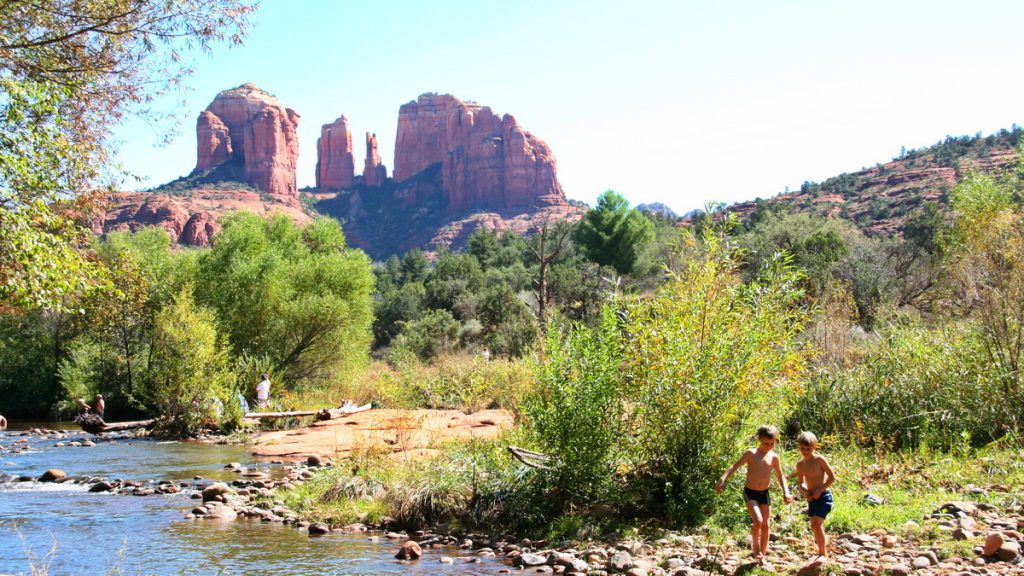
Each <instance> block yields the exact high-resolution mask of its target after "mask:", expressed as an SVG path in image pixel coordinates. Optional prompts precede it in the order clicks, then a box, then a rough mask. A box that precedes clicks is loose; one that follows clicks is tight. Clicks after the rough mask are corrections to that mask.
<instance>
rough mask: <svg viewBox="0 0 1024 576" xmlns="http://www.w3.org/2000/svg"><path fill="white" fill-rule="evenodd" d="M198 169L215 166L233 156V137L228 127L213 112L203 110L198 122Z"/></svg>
mask: <svg viewBox="0 0 1024 576" xmlns="http://www.w3.org/2000/svg"><path fill="white" fill-rule="evenodd" d="M196 140H198V145H197V147H196V151H197V156H198V160H197V161H196V170H205V169H207V168H213V167H214V166H216V165H218V164H222V163H224V162H227V160H228V159H229V158H231V154H232V148H231V137H230V136H229V135H228V127H227V126H225V125H224V123H223V122H221V120H220V118H218V117H217V116H216V115H214V114H213V113H212V112H207V111H205V110H204V111H203V112H202V113H200V114H199V120H198V121H197V122H196Z"/></svg>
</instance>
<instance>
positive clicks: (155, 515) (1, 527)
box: [0, 423, 508, 576]
mask: <svg viewBox="0 0 1024 576" xmlns="http://www.w3.org/2000/svg"><path fill="white" fill-rule="evenodd" d="M30 426H40V427H46V428H51V429H67V428H73V427H74V425H69V424H68V423H32V424H31V425H29V424H27V423H12V425H11V428H10V429H9V430H8V431H7V432H0V447H2V448H0V473H5V474H8V475H13V476H19V475H23V474H24V475H31V476H33V477H38V476H39V475H40V474H42V473H43V472H45V471H46V470H47V469H49V468H61V469H63V470H64V471H66V472H67V474H68V475H69V476H106V477H109V478H124V479H134V480H172V481H175V482H179V481H192V479H193V477H194V476H202V477H203V478H206V479H218V480H227V481H230V480H234V479H235V478H237V477H238V476H237V475H236V474H233V473H231V472H228V471H226V470H224V469H223V467H224V465H225V464H226V463H228V462H241V463H243V464H245V465H249V466H250V467H252V466H254V465H256V466H269V465H268V464H256V463H254V462H253V461H252V459H251V458H250V457H249V455H248V452H247V451H246V450H245V448H244V447H240V446H210V445H202V444H191V443H180V442H160V441H154V440H139V439H119V440H104V439H98V440H97V443H96V446H94V447H60V448H58V447H54V444H55V443H56V442H57V440H55V439H52V438H50V439H40V438H39V437H29V443H28V446H29V448H28V449H27V450H24V451H18V452H13V451H12V450H11V448H12V447H14V446H20V445H18V444H15V442H16V441H17V440H19V439H21V438H23V436H20V435H18V434H19V432H18V431H19V430H24V429H26V428H27V427H30ZM86 437H90V436H89V435H88V434H85V433H82V432H72V433H71V434H70V435H69V437H68V438H67V439H64V440H62V441H64V442H68V441H70V440H76V439H83V438H86ZM87 489H88V487H87V486H83V485H78V484H71V483H65V484H49V483H39V482H0V574H31V573H32V568H33V567H36V569H37V570H38V569H40V568H46V571H45V572H37V573H40V574H49V575H51V576H54V575H58V574H88V575H99V574H125V575H136V574H144V575H149V574H159V575H163V574H196V575H199V574H202V575H207V574H225V575H228V574H277V575H285V574H497V573H499V570H501V569H503V568H508V566H507V565H504V564H502V563H501V562H499V561H497V560H494V559H484V560H483V562H481V563H478V564H470V563H468V562H467V561H466V557H465V556H464V555H463V554H461V553H460V551H459V550H457V549H444V550H424V556H423V558H422V559H421V560H419V561H417V562H413V563H401V562H399V561H398V560H395V559H394V557H393V555H394V553H395V551H396V550H397V545H396V544H395V543H393V542H390V541H387V540H386V539H383V538H381V539H379V540H378V541H371V540H370V539H369V536H368V535H367V534H356V535H353V534H342V533H331V534H329V535H326V536H323V537H318V538H310V537H309V536H307V535H306V532H305V531H304V530H298V529H295V528H291V527H288V526H283V525H280V524H269V523H261V522H259V521H256V520H246V519H239V520H237V521H234V522H227V523H220V522H213V521H193V520H188V519H186V518H185V516H186V513H187V512H188V510H190V509H191V508H192V507H193V506H194V505H195V502H196V501H194V500H191V499H189V497H188V496H186V495H183V494H173V495H155V496H126V495H116V494H109V493H89V492H88V491H87ZM442 556H449V557H453V558H455V562H454V563H453V564H444V563H441V562H440V558H441V557H442Z"/></svg>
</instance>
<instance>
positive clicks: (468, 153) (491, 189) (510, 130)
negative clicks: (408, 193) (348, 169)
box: [394, 94, 566, 211]
mask: <svg viewBox="0 0 1024 576" xmlns="http://www.w3.org/2000/svg"><path fill="white" fill-rule="evenodd" d="M435 164H441V167H442V171H441V182H442V184H441V186H442V194H443V197H444V200H445V202H446V205H447V207H448V210H450V211H458V210H463V209H466V208H470V207H486V208H518V207H538V208H540V207H546V206H559V205H564V204H566V201H565V194H564V193H563V192H562V187H561V185H560V184H559V183H558V178H557V176H556V172H557V168H556V162H555V157H554V154H553V153H552V152H551V149H550V148H549V147H548V145H547V144H545V143H544V142H543V141H542V140H540V139H539V138H537V137H536V136H534V135H532V134H530V133H529V132H527V131H525V130H523V129H522V128H521V127H520V126H519V125H518V124H517V123H516V120H515V118H513V117H512V116H510V115H507V114H506V115H505V116H504V117H503V118H502V117H499V116H498V115H497V114H495V113H494V112H492V111H491V109H490V108H488V107H485V106H479V105H477V104H470V103H465V102H462V101H461V100H459V99H458V98H455V97H454V96H451V95H448V94H445V95H435V94H424V95H422V96H420V97H419V98H418V99H417V100H416V101H414V102H409V103H408V104H404V105H403V106H402V107H401V108H400V109H399V113H398V135H397V139H396V144H395V171H394V179H395V181H396V182H401V181H403V180H407V179H409V178H412V177H413V176H416V175H417V174H420V173H421V172H423V171H424V170H426V169H428V168H429V167H431V166H433V165H435Z"/></svg>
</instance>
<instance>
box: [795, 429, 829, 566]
mask: <svg viewBox="0 0 1024 576" xmlns="http://www.w3.org/2000/svg"><path fill="white" fill-rule="evenodd" d="M796 443H797V444H799V445H800V455H801V456H803V459H802V460H800V461H799V462H797V463H796V475H797V482H798V483H799V484H798V485H799V487H800V491H801V492H802V493H803V494H804V496H806V497H807V515H808V516H810V518H811V531H812V532H814V543H815V545H817V547H818V556H820V557H822V558H828V552H827V551H826V550H825V546H826V545H827V544H828V540H827V539H826V537H825V527H824V525H825V517H826V516H828V513H829V512H831V511H832V492H831V491H830V490H829V489H828V488H829V486H831V485H832V483H833V482H835V481H836V473H835V472H834V471H833V470H832V466H830V465H829V463H828V460H826V459H825V457H824V456H822V455H821V454H818V453H817V452H815V450H816V449H817V448H818V437H817V436H815V435H814V434H812V433H811V432H801V433H800V435H799V436H797V437H796Z"/></svg>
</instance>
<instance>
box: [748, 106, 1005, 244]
mask: <svg viewBox="0 0 1024 576" xmlns="http://www.w3.org/2000/svg"><path fill="white" fill-rule="evenodd" d="M1022 139H1024V129H1022V128H1020V127H1018V126H1016V125H1014V127H1013V128H1012V129H1010V130H1005V129H1004V130H1000V131H999V132H998V133H996V134H991V135H988V136H982V135H980V134H978V135H976V136H960V137H953V136H947V137H946V139H945V140H943V141H942V142H939V143H937V144H934V145H932V146H929V147H927V148H921V149H918V150H909V151H906V150H905V151H903V152H902V153H901V154H900V156H899V157H898V158H896V159H894V160H893V161H891V162H887V163H885V164H876V165H875V166H873V167H871V168H865V169H863V170H860V171H858V172H851V173H847V174H840V175H838V176H834V177H832V178H829V179H827V180H825V181H824V182H820V183H819V182H804V184H803V185H802V186H800V189H799V190H796V191H793V192H787V193H783V194H780V195H778V196H775V197H773V198H770V199H767V200H762V199H758V200H753V201H750V202H741V203H738V204H734V205H732V206H730V207H729V208H728V210H729V211H731V212H735V213H737V214H739V215H740V218H741V219H742V220H747V221H749V220H751V219H754V220H756V219H757V218H758V215H759V212H761V211H774V210H785V211H794V212H811V213H813V214H818V215H821V216H829V217H834V218H842V219H844V220H850V221H852V222H854V223H855V224H856V225H857V226H858V227H859V228H861V229H862V230H863V231H864V232H865V233H866V234H870V235H877V234H883V235H891V234H899V233H900V232H901V231H902V228H903V225H904V224H905V222H906V220H907V218H908V217H909V216H910V215H911V214H913V213H914V212H915V211H917V210H919V209H921V208H922V207H923V206H924V205H926V204H928V203H930V202H935V203H937V204H939V205H940V206H942V207H946V206H948V205H949V192H950V191H951V190H952V189H953V186H955V185H956V183H957V182H959V181H960V180H961V178H962V177H963V175H964V174H965V173H966V172H967V171H968V170H980V171H983V172H992V171H999V170H1004V169H1006V168H1009V167H1010V166H1011V165H1012V164H1013V162H1014V161H1015V160H1016V159H1017V154H1016V149H1017V145H1018V143H1020V142H1021V140H1022Z"/></svg>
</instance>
